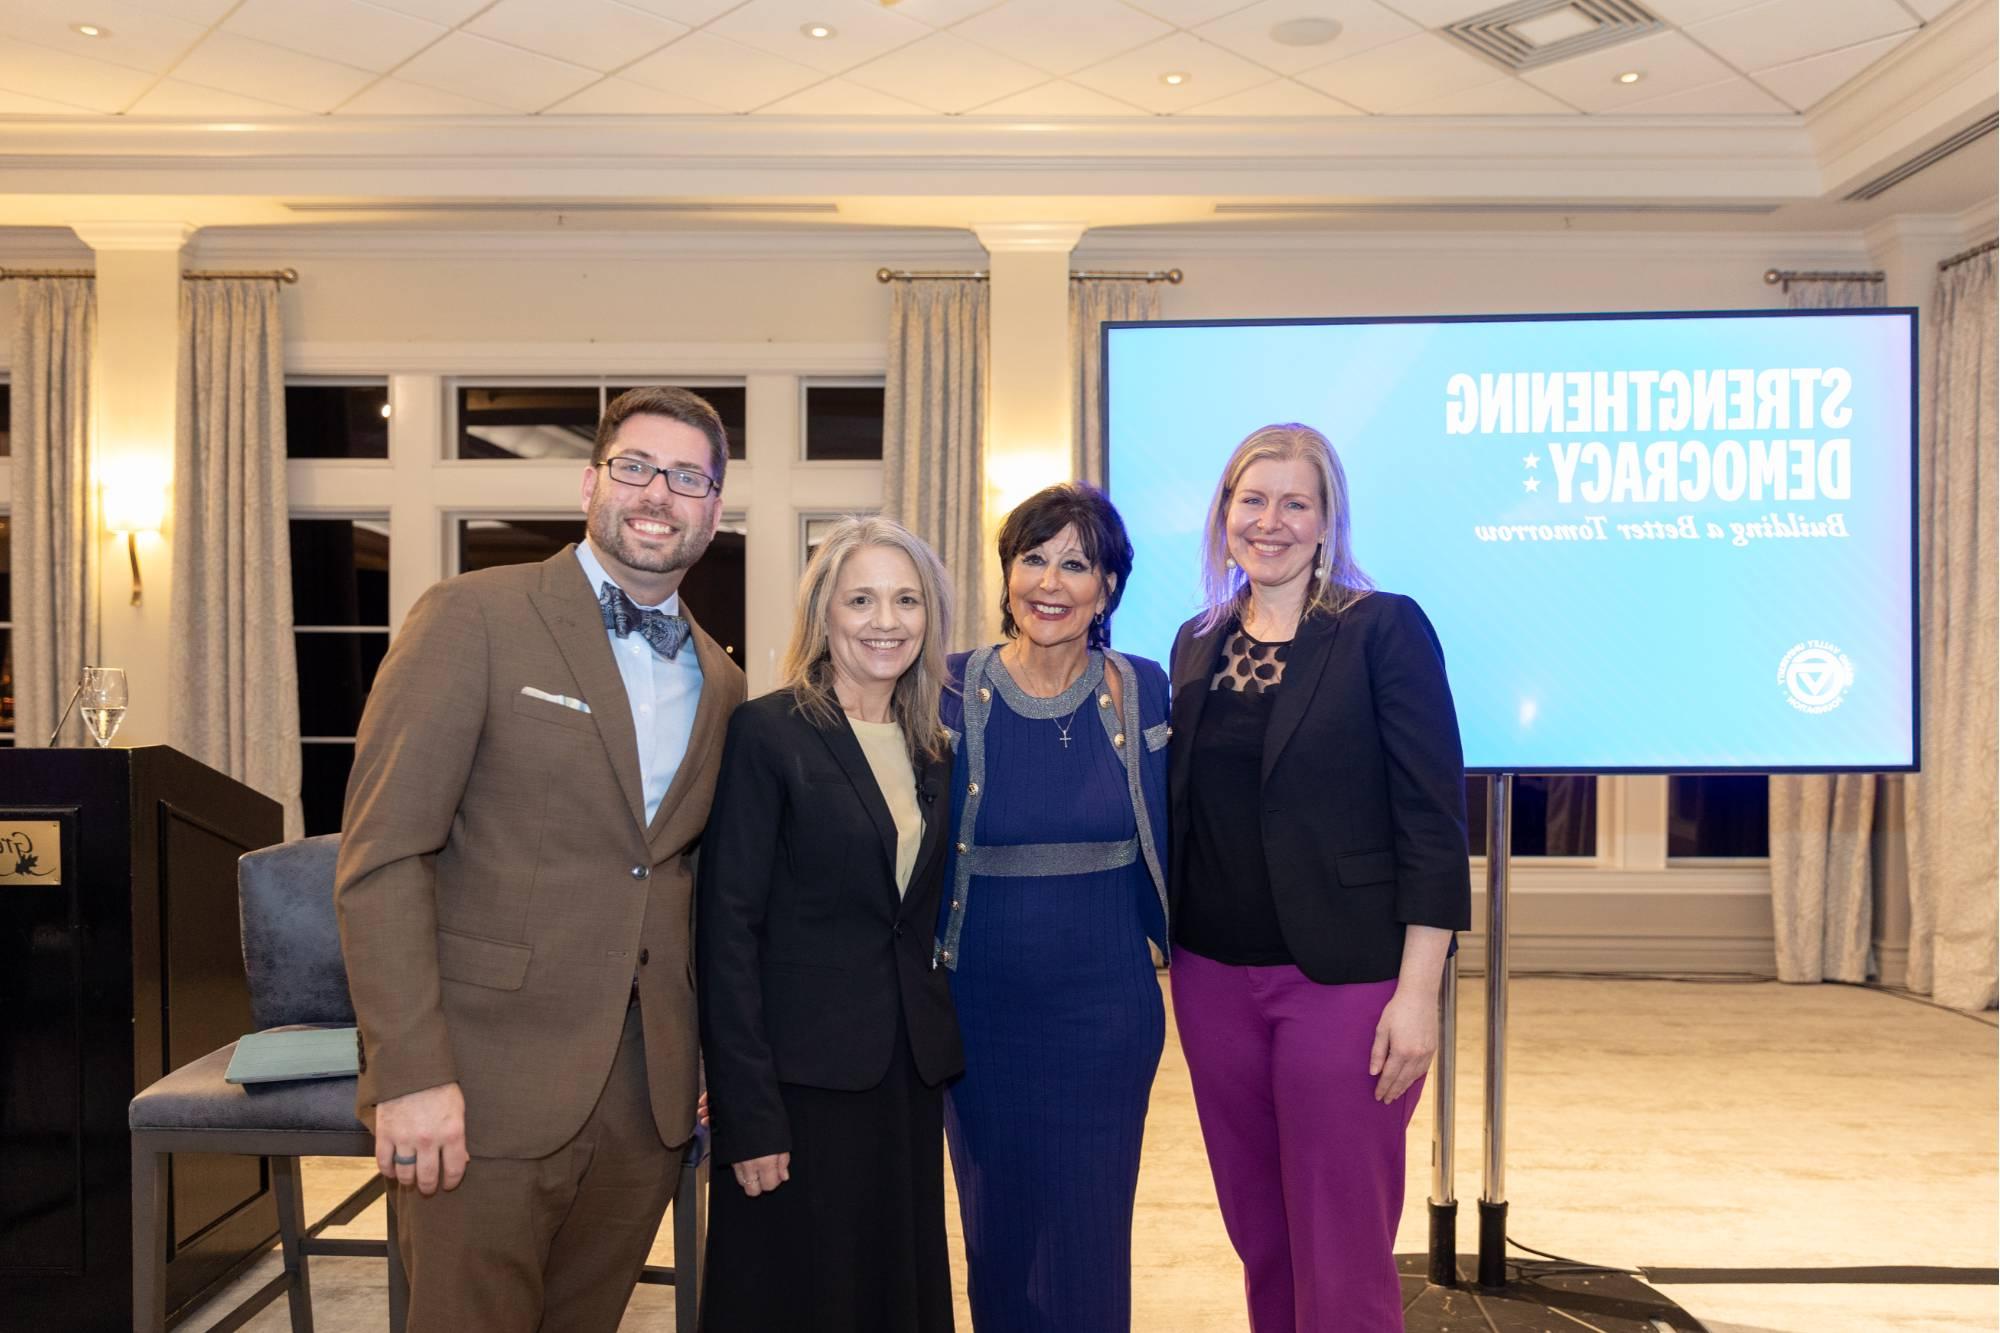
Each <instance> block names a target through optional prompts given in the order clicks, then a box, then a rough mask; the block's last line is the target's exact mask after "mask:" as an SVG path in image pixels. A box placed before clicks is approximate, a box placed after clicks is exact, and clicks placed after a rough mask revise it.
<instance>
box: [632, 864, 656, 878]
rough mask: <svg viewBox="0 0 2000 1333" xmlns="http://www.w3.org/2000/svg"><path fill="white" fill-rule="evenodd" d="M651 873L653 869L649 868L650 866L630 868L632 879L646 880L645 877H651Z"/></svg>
mask: <svg viewBox="0 0 2000 1333" xmlns="http://www.w3.org/2000/svg"><path fill="white" fill-rule="evenodd" d="M652 873H653V867H651V866H633V867H632V878H633V879H646V878H647V877H649V876H650V875H651V874H652Z"/></svg>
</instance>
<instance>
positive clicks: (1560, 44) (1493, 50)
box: [1438, 0, 1667, 70]
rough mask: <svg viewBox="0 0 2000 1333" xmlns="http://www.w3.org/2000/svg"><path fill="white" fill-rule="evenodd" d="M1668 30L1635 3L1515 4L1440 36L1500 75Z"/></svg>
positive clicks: (1530, 0)
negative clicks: (1487, 62)
mask: <svg viewBox="0 0 2000 1333" xmlns="http://www.w3.org/2000/svg"><path fill="white" fill-rule="evenodd" d="M1666 26H1667V25H1666V24H1664V23H1662V22H1661V21H1660V20H1659V19H1657V18H1655V17H1654V16H1653V15H1652V14H1651V13H1650V12H1648V11H1647V10H1646V8H1645V7H1644V6H1643V5H1637V4H1634V3H1632V0H1517V3H1515V4H1511V5H1501V6H1500V7H1499V8H1497V9H1489V10H1487V11H1486V12H1485V13H1484V14H1474V15H1473V16H1472V17H1470V18H1463V19H1460V20H1459V21H1458V22H1456V23H1447V24H1446V25H1445V26H1444V27H1442V28H1439V29H1438V32H1439V33H1440V34H1442V35H1443V36H1446V37H1449V38H1451V39H1452V40H1453V41H1455V42H1458V43H1459V44H1460V45H1462V46H1467V47H1470V48H1471V49H1472V50H1473V51H1474V52H1476V53H1478V54H1479V55H1482V56H1484V57H1486V59H1488V60H1490V61H1492V62H1493V63H1494V64H1496V65H1498V66H1500V67H1501V68H1502V69H1511V70H1523V69H1534V68H1535V67H1537V66H1538V65H1546V64H1549V63H1551V62H1553V61H1557V60H1567V59H1569V58H1570V57H1571V56H1577V55H1582V54H1583V53H1584V52H1585V51H1598V50H1602V49H1603V48H1604V47H1607V46H1616V45H1618V44H1619V43H1620V42H1629V41H1631V40H1633V39H1634V38H1637V37H1645V36H1647V35H1649V34H1651V33H1656V32H1664V31H1665V30H1666Z"/></svg>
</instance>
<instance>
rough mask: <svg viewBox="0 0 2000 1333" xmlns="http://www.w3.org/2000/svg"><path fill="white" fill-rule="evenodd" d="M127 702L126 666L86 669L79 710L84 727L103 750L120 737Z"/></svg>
mask: <svg viewBox="0 0 2000 1333" xmlns="http://www.w3.org/2000/svg"><path fill="white" fill-rule="evenodd" d="M125 702H126V691H125V671H124V669H123V668H122V667H99V666H93V667H85V668H84V669H83V682H82V685H81V687H80V689H79V690H78V692H77V699H76V706H77V711H78V712H80V713H82V714H83V725H84V726H85V728H87V729H88V730H89V732H90V739H92V740H93V741H96V742H97V747H98V748H99V749H100V750H101V749H103V748H104V747H105V746H107V745H109V744H111V738H112V737H113V736H116V735H117V734H118V727H119V725H120V724H121V723H123V722H124V721H125Z"/></svg>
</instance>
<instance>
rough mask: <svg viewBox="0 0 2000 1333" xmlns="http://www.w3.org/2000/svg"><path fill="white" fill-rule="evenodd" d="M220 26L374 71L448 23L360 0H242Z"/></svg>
mask: <svg viewBox="0 0 2000 1333" xmlns="http://www.w3.org/2000/svg"><path fill="white" fill-rule="evenodd" d="M222 31H223V32H225V33H235V34H236V35H237V36H239V37H253V38H255V39H256V40H258V41H260V42H269V43H270V44H271V45H273V46H282V47H284V48H285V49H286V50H289V51H297V52H300V53H301V54H304V55H309V56H315V57H318V58H320V59H324V60H336V61H339V62H340V63H341V64H343V65H353V66H355V67H356V68H357V69H368V70H374V71H375V72H376V73H378V74H379V73H381V72H382V71H384V70H390V69H394V68H395V67H396V66H398V65H400V64H402V63H403V62H404V61H405V60H408V59H409V58H410V57H411V56H413V55H415V54H416V53H417V52H418V51H421V50H422V49H423V48H425V47H426V46H429V45H430V44H431V43H432V42H434V41H436V40H437V39H438V38H440V37H442V36H444V35H445V33H446V32H447V31H448V29H446V28H445V27H443V26H442V25H441V24H436V23H427V22H425V21H424V20H422V19H414V18H411V17H410V16H409V15H407V14H399V13H397V12H396V11H395V10H393V9H384V8H382V7H381V6H380V5H371V4H365V3H363V2H362V0H243V3H242V5H240V6H238V8H237V9H236V10H235V12H233V13H232V14H230V16H229V17H228V18H227V19H224V20H223V23H222Z"/></svg>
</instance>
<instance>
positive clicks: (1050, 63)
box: [0, 0, 1985, 120]
mask: <svg viewBox="0 0 2000 1333" xmlns="http://www.w3.org/2000/svg"><path fill="white" fill-rule="evenodd" d="M1977 2H1979V3H1984V2H1985V0H1977ZM1497 3H1498V0H1253V2H1252V3H1247V4H1246V3H1244V0H900V3H891V4H883V3H877V0H4V2H0V116H5V115H9V114H12V115H27V116H50V115H54V116H62V115H75V114H77V113H93V112H94V113H102V114H119V115H125V116H128V117H148V118H153V117H197V118H199V117H227V118H230V119H232V120H248V119H255V118H261V117H290V116H297V115H299V114H302V113H304V114H314V115H319V114H327V115H332V116H336V117H363V116H464V115H493V116H509V115H512V116H518V115H523V114H536V115H542V116H560V117H569V116H606V115H613V116H633V115H640V116H682V115H699V116H713V115H716V114H718V113H748V114H751V115H758V116H806V117H841V118H846V117H854V116H929V115H938V114H946V115H961V114H962V115H973V116H1006V117H1015V118H1020V117H1115V116H1146V115H1189V114H1191V115H1201V116H1248V117H1278V118H1284V119H1287V120H1293V119H1298V118H1301V117H1338V116H1360V115H1374V116H1426V115H1450V116H1490V115H1503V116H1517V115H1528V116H1574V115H1578V114H1583V115H1602V114H1658V115H1666V116H1698V115H1715V114H1750V115H1757V114H1768V115H1770V116H1773V117H1792V116H1795V115H1796V114H1797V113H1799V112H1802V111H1804V110H1806V109H1808V108H1810V107H1812V106H1813V105H1815V104H1816V103H1818V102H1820V101H1821V100H1822V99H1824V98H1825V97H1826V96H1827V95H1828V94H1829V93H1831V92H1833V91H1834V90H1835V89H1836V88H1838V87H1840V86H1841V85H1843V84H1845V83H1847V82H1848V81H1850V80H1852V79H1853V78H1855V77H1856V76H1857V75H1858V74H1860V73H1861V72H1862V71H1864V70H1865V69H1867V68H1868V67H1869V66H1871V65H1872V64H1874V63H1875V62H1877V61H1879V60H1881V59H1882V58H1883V57H1884V56H1886V55H1888V54H1889V53H1890V52H1892V51H1894V50H1896V48H1897V47H1898V46H1900V45H1901V44H1902V43H1904V42H1905V41H1907V40H1909V39H1910V38H1911V37H1912V36H1914V35H1915V34H1916V33H1917V31H1918V30H1919V29H1920V28H1921V27H1922V26H1923V25H1924V23H1925V22H1927V21H1928V20H1930V19H1933V18H1935V17H1937V16H1938V15H1939V14H1940V13H1941V12H1942V11H1944V10H1945V9H1946V8H1948V7H1949V0H1643V3H1644V4H1645V5H1646V7H1647V8H1649V9H1651V10H1652V11H1653V12H1654V13H1655V14H1657V15H1658V16H1659V17H1660V18H1661V19H1662V20H1664V21H1665V23H1666V25H1667V27H1666V30H1665V31H1662V32H1658V33H1655V34H1653V35H1650V36H1646V37H1643V38H1640V39H1638V40H1636V41H1632V42H1629V43H1625V44H1621V45H1618V46H1614V47H1610V48H1606V49H1602V50H1599V51H1595V52H1591V53H1588V54H1585V55H1581V56H1577V57H1574V58H1571V59H1568V60H1563V61H1559V62H1556V63H1553V64H1549V65H1544V66H1541V67H1539V68H1535V69H1531V70H1529V71H1527V72H1526V73H1523V74H1519V75H1516V74H1513V73H1510V72H1508V71H1506V70H1504V69H1502V68H1500V67H1499V66H1497V65H1494V64H1491V63H1489V62H1487V61H1486V60H1484V59H1482V58H1480V57H1478V56H1475V55H1473V54H1471V53H1470V52H1469V51H1467V50H1466V49H1465V48H1463V47H1460V46H1458V45H1456V44H1455V43H1454V42H1452V41H1451V40H1449V39H1448V38H1445V37H1443V36H1440V35H1438V34H1437V32H1436V31H1435V30H1436V29H1437V28H1439V27H1441V26H1442V25H1444V24H1447V23H1450V22H1453V21H1455V20H1458V19H1462V18H1466V17H1468V16H1470V15H1473V14H1477V13H1481V12H1484V11H1486V10H1488V9H1491V8H1494V7H1495V6H1496V4H1497ZM1297 18H1330V19H1334V20H1336V21H1337V22H1338V23H1339V25H1340V31H1339V34H1338V36H1337V37H1335V39H1334V40H1332V41H1331V42H1329V43H1326V44H1323V45H1317V46H1288V45H1285V44H1283V43H1282V42H1280V41H1278V40H1275V39H1274V37H1273V28H1274V26H1275V25H1277V24H1280V23H1282V22H1284V21H1286V20H1288V19H1297ZM78 24H93V25H96V26H98V27H100V28H102V29H105V30H106V31H107V33H108V35H106V36H103V37H98V38H90V37H86V36H82V35H80V34H78V33H77V32H76V31H74V28H73V25H78ZM812 24H821V25H826V26H828V27H831V28H833V29H834V30H835V35H834V36H832V37H830V38H827V39H824V40H814V39H812V38H810V37H808V36H806V35H805V34H804V32H802V28H803V27H805V26H807V25H812ZM1628 71H1638V72H1639V73H1640V75H1641V77H1640V79H1639V80H1638V81H1637V82H1636V83H1632V84H1624V83H1620V82H1618V76H1619V75H1620V74H1622V73H1625V72H1628ZM1168 73H1177V74H1180V75H1182V76H1184V77H1183V79H1182V81H1181V82H1180V83H1178V84H1177V85H1169V84H1167V83H1165V82H1164V81H1163V76H1164V75H1166V74H1168Z"/></svg>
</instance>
